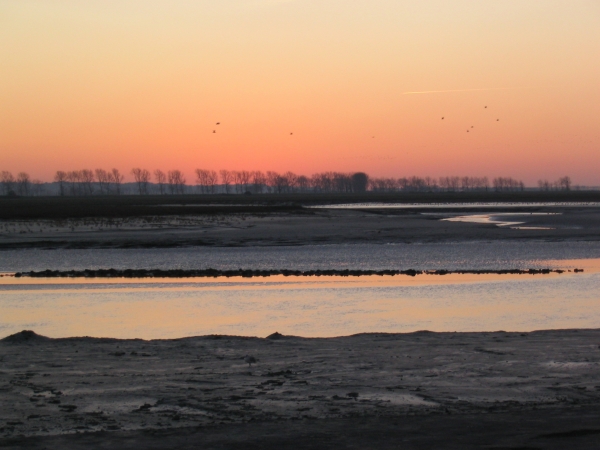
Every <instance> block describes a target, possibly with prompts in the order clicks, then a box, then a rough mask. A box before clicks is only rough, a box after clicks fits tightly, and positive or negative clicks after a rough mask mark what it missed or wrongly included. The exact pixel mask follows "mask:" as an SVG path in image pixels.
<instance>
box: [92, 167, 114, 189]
mask: <svg viewBox="0 0 600 450" xmlns="http://www.w3.org/2000/svg"><path fill="white" fill-rule="evenodd" d="M95 173H96V180H97V181H98V187H99V188H100V194H108V193H109V192H110V180H111V174H110V173H109V172H107V171H106V170H104V169H96V170H95Z"/></svg>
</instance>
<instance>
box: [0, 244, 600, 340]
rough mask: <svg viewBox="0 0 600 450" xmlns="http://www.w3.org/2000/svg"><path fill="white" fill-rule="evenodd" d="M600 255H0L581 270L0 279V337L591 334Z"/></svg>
mask: <svg viewBox="0 0 600 450" xmlns="http://www.w3.org/2000/svg"><path fill="white" fill-rule="evenodd" d="M598 258H600V243H598V242H541V241H540V242H536V241H524V242H510V241H508V242H507V241H504V242H496V241H494V242H461V243H443V244H440V243H435V244H433V243H432V244H393V245H391V244H390V245H374V244H360V245H312V246H302V247H262V248H260V247H259V248H257V247H250V248H210V247H203V248H197V247H196V248H179V249H128V250H20V251H3V252H0V271H3V272H15V271H25V270H43V269H62V270H66V269H79V270H81V269H85V268H90V269H96V268H110V267H113V268H117V269H126V268H146V269H152V268H159V269H173V268H182V269H194V268H208V267H213V268H217V269H237V268H253V269H282V268H287V269H298V270H306V269H328V268H337V269H344V268H348V269H390V268H391V269H407V268H415V269H449V270H453V269H484V268H486V269H506V268H530V267H532V268H544V267H550V268H565V269H569V268H570V269H572V268H575V267H577V268H584V269H585V272H584V273H573V272H570V273H564V274H560V275H558V274H552V275H536V276H531V275H518V276H500V275H485V276H476V275H451V276H433V275H420V276H417V277H408V276H396V277H360V278H341V277H321V278H316V277H315V278H303V277H299V278H296V277H287V278H286V277H271V278H260V279H241V278H238V279H236V278H231V279H221V278H219V279H193V280H188V279H185V280H145V279H142V280H125V279H116V280H112V279H111V280H91V281H90V280H85V279H83V280H69V279H28V278H14V277H1V278H0V337H2V336H6V335H9V334H12V333H15V332H17V331H20V330H23V329H33V330H35V331H36V332H38V333H41V334H44V335H47V336H52V337H67V336H78V335H90V336H107V337H118V338H148V339H149V338H177V337H183V336H193V335H206V334H234V335H251V336H266V335H268V334H270V333H273V332H275V331H278V332H280V333H284V334H294V335H301V336H323V337H325V336H339V335H349V334H353V333H361V332H409V331H417V330H423V329H428V330H432V331H490V330H499V329H504V330H512V331H530V330H536V329H551V328H597V327H600V296H598V292H600V270H599V268H600V259H598Z"/></svg>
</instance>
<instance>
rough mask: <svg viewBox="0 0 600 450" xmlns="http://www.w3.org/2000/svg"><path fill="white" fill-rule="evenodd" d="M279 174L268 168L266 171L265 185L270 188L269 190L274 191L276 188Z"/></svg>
mask: <svg viewBox="0 0 600 450" xmlns="http://www.w3.org/2000/svg"><path fill="white" fill-rule="evenodd" d="M279 178H280V176H279V174H278V173H277V172H273V171H272V170H269V171H268V172H267V176H266V179H267V186H268V187H269V188H270V190H271V192H275V191H276V189H277V185H278V182H279Z"/></svg>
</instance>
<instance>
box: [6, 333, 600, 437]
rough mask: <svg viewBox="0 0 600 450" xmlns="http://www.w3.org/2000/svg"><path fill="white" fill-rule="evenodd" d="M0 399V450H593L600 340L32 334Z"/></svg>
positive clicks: (12, 360) (10, 365) (19, 341)
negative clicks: (130, 337)
mask: <svg viewBox="0 0 600 450" xmlns="http://www.w3.org/2000/svg"><path fill="white" fill-rule="evenodd" d="M245 355H252V356H254V357H255V358H256V359H257V360H258V361H257V363H255V364H253V365H252V366H251V367H249V365H248V364H247V363H246V362H245V361H244V356H245ZM0 397H1V398H2V402H0V418H1V419H0V447H1V448H15V449H16V448H44V447H46V448H65V449H69V448H73V449H75V448H99V447H102V448H109V447H110V448H157V449H159V448H160V449H166V448H334V447H342V448H544V449H545V448H567V447H569V448H598V445H600V420H599V419H600V405H599V400H600V330H560V331H539V332H532V333H506V332H501V331H500V332H490V333H431V332H417V333H410V334H362V335H355V336H349V337H339V338H329V339H306V338H300V337H286V336H281V335H274V336H271V337H269V338H264V339H263V338H244V337H234V336H204V337H194V338H185V339H177V340H153V341H143V340H115V339H93V338H68V339H48V338H43V337H39V336H34V335H31V334H29V333H25V334H18V335H15V336H13V337H11V338H9V339H5V340H3V341H0ZM400 443H402V445H400Z"/></svg>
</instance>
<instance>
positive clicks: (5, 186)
mask: <svg viewBox="0 0 600 450" xmlns="http://www.w3.org/2000/svg"><path fill="white" fill-rule="evenodd" d="M0 182H1V183H2V192H3V193H4V195H11V193H12V195H15V177H13V174H12V173H10V172H9V171H7V170H3V171H2V173H0Z"/></svg>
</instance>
